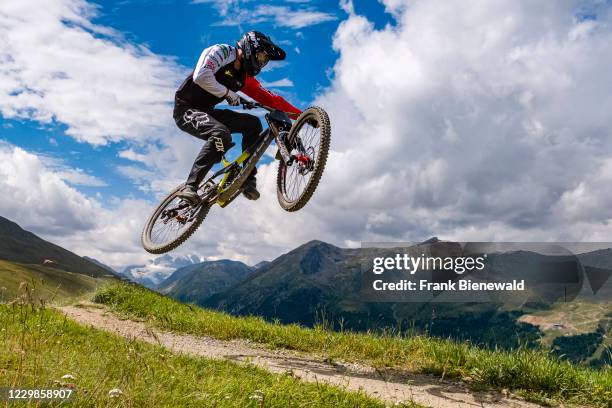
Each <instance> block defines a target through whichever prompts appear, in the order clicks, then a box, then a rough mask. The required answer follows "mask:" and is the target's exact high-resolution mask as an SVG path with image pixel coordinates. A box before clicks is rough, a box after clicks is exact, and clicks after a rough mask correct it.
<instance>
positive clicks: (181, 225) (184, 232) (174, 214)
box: [142, 185, 210, 254]
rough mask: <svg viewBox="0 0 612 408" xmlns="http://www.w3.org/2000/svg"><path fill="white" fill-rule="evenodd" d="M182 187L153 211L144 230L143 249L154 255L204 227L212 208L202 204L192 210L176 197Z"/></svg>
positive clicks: (174, 246) (170, 247)
mask: <svg viewBox="0 0 612 408" xmlns="http://www.w3.org/2000/svg"><path fill="white" fill-rule="evenodd" d="M182 188H183V185H180V186H178V187H177V188H175V189H174V190H173V191H172V192H171V193H170V194H168V196H167V197H166V198H165V199H164V200H163V201H162V202H161V204H160V205H159V206H158V207H157V208H156V209H155V211H153V214H152V215H151V217H150V218H149V220H148V221H147V223H146V225H145V227H144V229H143V231H142V246H143V248H144V249H145V250H146V251H147V252H150V253H152V254H163V253H166V252H168V251H171V250H173V249H174V248H176V247H178V246H179V245H181V244H182V243H183V242H185V241H186V240H187V238H189V237H190V236H191V235H192V234H193V233H194V232H195V231H196V230H197V229H198V227H199V226H200V224H202V221H204V218H205V217H206V214H208V210H209V209H210V205H209V204H208V203H207V202H202V203H201V204H200V205H198V206H196V207H192V206H191V205H190V204H189V203H187V202H186V201H185V200H183V199H181V198H180V197H178V196H177V193H178V192H179V191H180V190H181V189H182Z"/></svg>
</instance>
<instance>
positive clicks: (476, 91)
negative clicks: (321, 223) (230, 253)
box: [311, 1, 612, 240]
mask: <svg viewBox="0 0 612 408" xmlns="http://www.w3.org/2000/svg"><path fill="white" fill-rule="evenodd" d="M384 3H385V5H386V7H387V9H388V10H389V11H390V12H392V13H393V15H394V16H395V18H396V24H395V25H388V26H386V27H385V28H383V29H380V30H377V29H375V28H374V25H373V24H372V23H371V22H370V21H368V20H367V18H366V17H364V16H360V15H357V14H355V13H354V12H353V8H352V5H351V4H350V3H346V4H345V5H344V6H345V9H346V10H347V11H348V12H349V16H348V18H347V19H346V20H345V21H343V22H342V23H341V25H340V27H339V28H338V30H337V32H336V34H335V37H334V47H335V48H336V50H337V51H338V52H339V53H340V58H339V59H338V61H337V62H336V65H335V67H334V79H333V83H332V87H331V89H329V90H328V91H327V92H324V93H323V94H322V95H321V96H320V97H319V98H318V100H317V103H319V104H321V105H323V106H324V107H325V108H326V109H327V110H328V111H329V113H330V115H331V118H332V126H333V133H334V137H335V138H334V141H333V143H332V147H333V150H334V152H333V154H332V157H331V159H330V160H329V166H330V167H329V169H328V170H327V172H326V175H325V180H324V183H323V185H322V187H321V189H320V191H318V193H317V194H318V196H317V198H318V200H317V203H320V204H317V207H318V206H320V205H321V204H322V203H325V208H324V209H323V208H320V209H319V208H317V210H318V211H320V213H319V215H320V216H322V217H326V216H327V217H330V216H336V215H338V214H336V213H334V212H331V213H330V211H329V209H330V208H333V209H339V210H341V211H350V213H351V218H352V223H347V224H346V225H347V227H348V229H347V230H343V229H342V228H341V229H337V228H338V226H339V224H340V225H342V224H344V222H343V221H340V222H338V220H335V222H334V223H333V225H334V227H332V230H331V231H329V235H330V236H335V237H337V238H336V239H338V238H340V237H342V236H346V233H350V235H352V236H357V237H360V238H361V239H365V238H369V239H372V238H374V239H376V238H380V239H390V238H391V239H394V238H395V239H408V238H414V239H420V238H424V237H427V236H428V235H433V234H435V235H443V236H444V235H446V236H448V237H455V238H460V237H462V236H467V235H470V236H471V237H474V236H475V235H476V236H478V234H468V232H469V231H470V229H473V230H476V231H481V232H482V235H480V236H478V239H488V238H493V237H495V238H502V239H503V238H505V237H512V238H514V239H516V238H519V239H525V240H531V239H542V238H546V239H555V238H559V237H565V238H568V237H575V238H579V237H580V238H583V237H585V236H588V233H586V231H585V228H587V229H591V230H592V231H593V232H595V231H601V230H602V228H603V229H608V228H609V226H607V223H608V222H609V220H610V213H609V211H603V209H602V207H603V206H604V203H609V202H610V199H611V198H612V197H611V196H609V195H608V194H607V193H605V192H603V191H602V190H600V189H598V188H597V186H601V185H602V184H603V183H604V182H605V180H607V177H608V174H609V171H608V170H609V157H610V154H611V153H612V146H611V142H610V140H611V139H610V129H611V128H612V118H611V117H610V115H609V112H610V110H611V109H612V98H611V97H610V95H611V92H610V91H611V90H612V89H610V82H609V81H608V80H607V78H608V76H609V74H608V73H609V72H610V71H611V70H612V55H611V54H610V53H609V52H607V51H606V49H607V48H608V47H609V44H611V43H612V25H610V22H611V21H610V20H611V18H610V17H611V14H610V8H609V6H607V7H603V8H601V9H600V10H598V13H599V14H597V17H596V18H595V19H581V18H580V17H579V16H577V15H576V10H577V7H578V5H579V4H583V3H582V2H530V1H517V2H482V1H471V2H467V3H466V2H438V1H412V2H403V1H386V2H384ZM596 180H599V181H596ZM587 202H591V204H587ZM570 209H571V210H570ZM311 211H312V209H311ZM568 211H569V213H568ZM381 213H384V214H385V216H384V217H381V216H380V215H379V214H381ZM570 213H571V215H572V216H573V217H579V219H580V222H581V223H580V224H578V223H575V222H574V221H572V218H569V217H570ZM340 219H342V217H341V218H340ZM372 220H375V222H373V221H372ZM587 226H588V227H587ZM608 231H609V229H608Z"/></svg>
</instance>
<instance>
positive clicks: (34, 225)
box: [0, 143, 151, 265]
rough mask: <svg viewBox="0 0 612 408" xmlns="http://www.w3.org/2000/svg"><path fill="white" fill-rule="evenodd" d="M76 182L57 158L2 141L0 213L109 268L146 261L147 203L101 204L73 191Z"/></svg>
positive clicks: (134, 201) (124, 201)
mask: <svg viewBox="0 0 612 408" xmlns="http://www.w3.org/2000/svg"><path fill="white" fill-rule="evenodd" d="M77 174H78V172H77ZM74 178H75V176H74V172H72V171H67V166H65V165H61V166H60V164H59V163H58V161H57V160H55V161H49V160H48V158H47V157H45V156H40V155H37V154H34V153H32V152H28V151H26V150H24V149H22V148H20V147H17V146H13V145H10V144H8V143H0V192H2V199H1V200H0V214H2V215H3V216H5V217H8V218H9V219H11V220H13V221H15V222H17V223H18V224H20V225H21V226H22V227H23V228H25V229H27V230H29V231H32V232H34V233H36V234H40V235H41V236H43V237H44V238H45V239H49V240H51V241H52V242H54V243H57V244H59V245H62V246H65V247H66V248H68V249H70V250H72V251H75V252H77V253H78V254H80V255H89V256H92V257H95V258H97V259H100V260H102V261H104V262H107V263H108V264H111V265H125V264H127V263H130V262H132V261H133V260H140V261H142V260H145V259H148V258H149V257H148V256H145V255H144V254H143V253H142V252H143V251H142V249H141V248H140V242H139V240H138V231H139V230H140V229H141V228H142V223H143V219H142V214H143V213H146V212H148V211H150V207H151V204H150V203H148V202H145V201H142V200H122V201H116V202H113V203H111V204H110V206H105V205H103V204H102V203H101V202H100V201H99V200H97V199H96V198H93V197H89V196H86V195H85V194H83V193H81V192H79V191H78V190H77V189H76V188H75V187H73V186H72V185H71V184H73V183H74Z"/></svg>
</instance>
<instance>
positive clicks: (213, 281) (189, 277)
mask: <svg viewBox="0 0 612 408" xmlns="http://www.w3.org/2000/svg"><path fill="white" fill-rule="evenodd" d="M253 271H254V268H252V267H250V266H247V265H245V264H243V263H242V262H237V261H229V260H220V261H208V262H202V263H199V264H195V265H190V266H185V267H183V268H179V269H177V270H176V271H175V272H174V273H173V274H172V275H170V277H168V279H166V280H164V281H163V282H162V283H160V284H159V285H158V286H157V288H156V289H157V290H158V291H159V292H161V293H163V294H166V295H168V296H171V297H173V298H175V299H178V300H180V301H182V302H186V303H198V304H200V303H203V302H204V300H205V299H207V298H208V297H210V296H211V295H214V294H216V293H219V292H221V291H223V290H225V289H228V288H230V287H231V286H233V285H235V284H237V283H239V282H241V281H243V280H244V279H245V278H246V277H247V276H249V275H250V274H251V273H253Z"/></svg>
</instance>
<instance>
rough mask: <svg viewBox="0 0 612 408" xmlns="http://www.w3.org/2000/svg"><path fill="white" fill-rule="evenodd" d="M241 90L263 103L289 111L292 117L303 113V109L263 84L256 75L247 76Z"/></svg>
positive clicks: (294, 117) (295, 117)
mask: <svg viewBox="0 0 612 408" xmlns="http://www.w3.org/2000/svg"><path fill="white" fill-rule="evenodd" d="M241 91H242V92H244V93H245V94H246V95H248V96H250V97H251V98H253V99H255V100H256V101H257V102H259V103H261V104H262V105H266V106H269V107H271V108H274V109H278V110H282V111H283V112H287V113H288V114H289V117H290V118H291V119H297V117H298V116H299V114H300V113H302V111H301V110H299V109H298V108H296V107H295V106H293V105H292V104H290V103H289V102H287V101H286V100H285V98H283V97H282V96H280V95H277V94H275V93H274V92H272V91H269V90H267V89H266V88H264V87H263V86H261V83H260V82H259V81H258V80H257V79H255V77H252V76H247V78H246V81H245V84H244V86H243V87H242V89H241Z"/></svg>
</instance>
